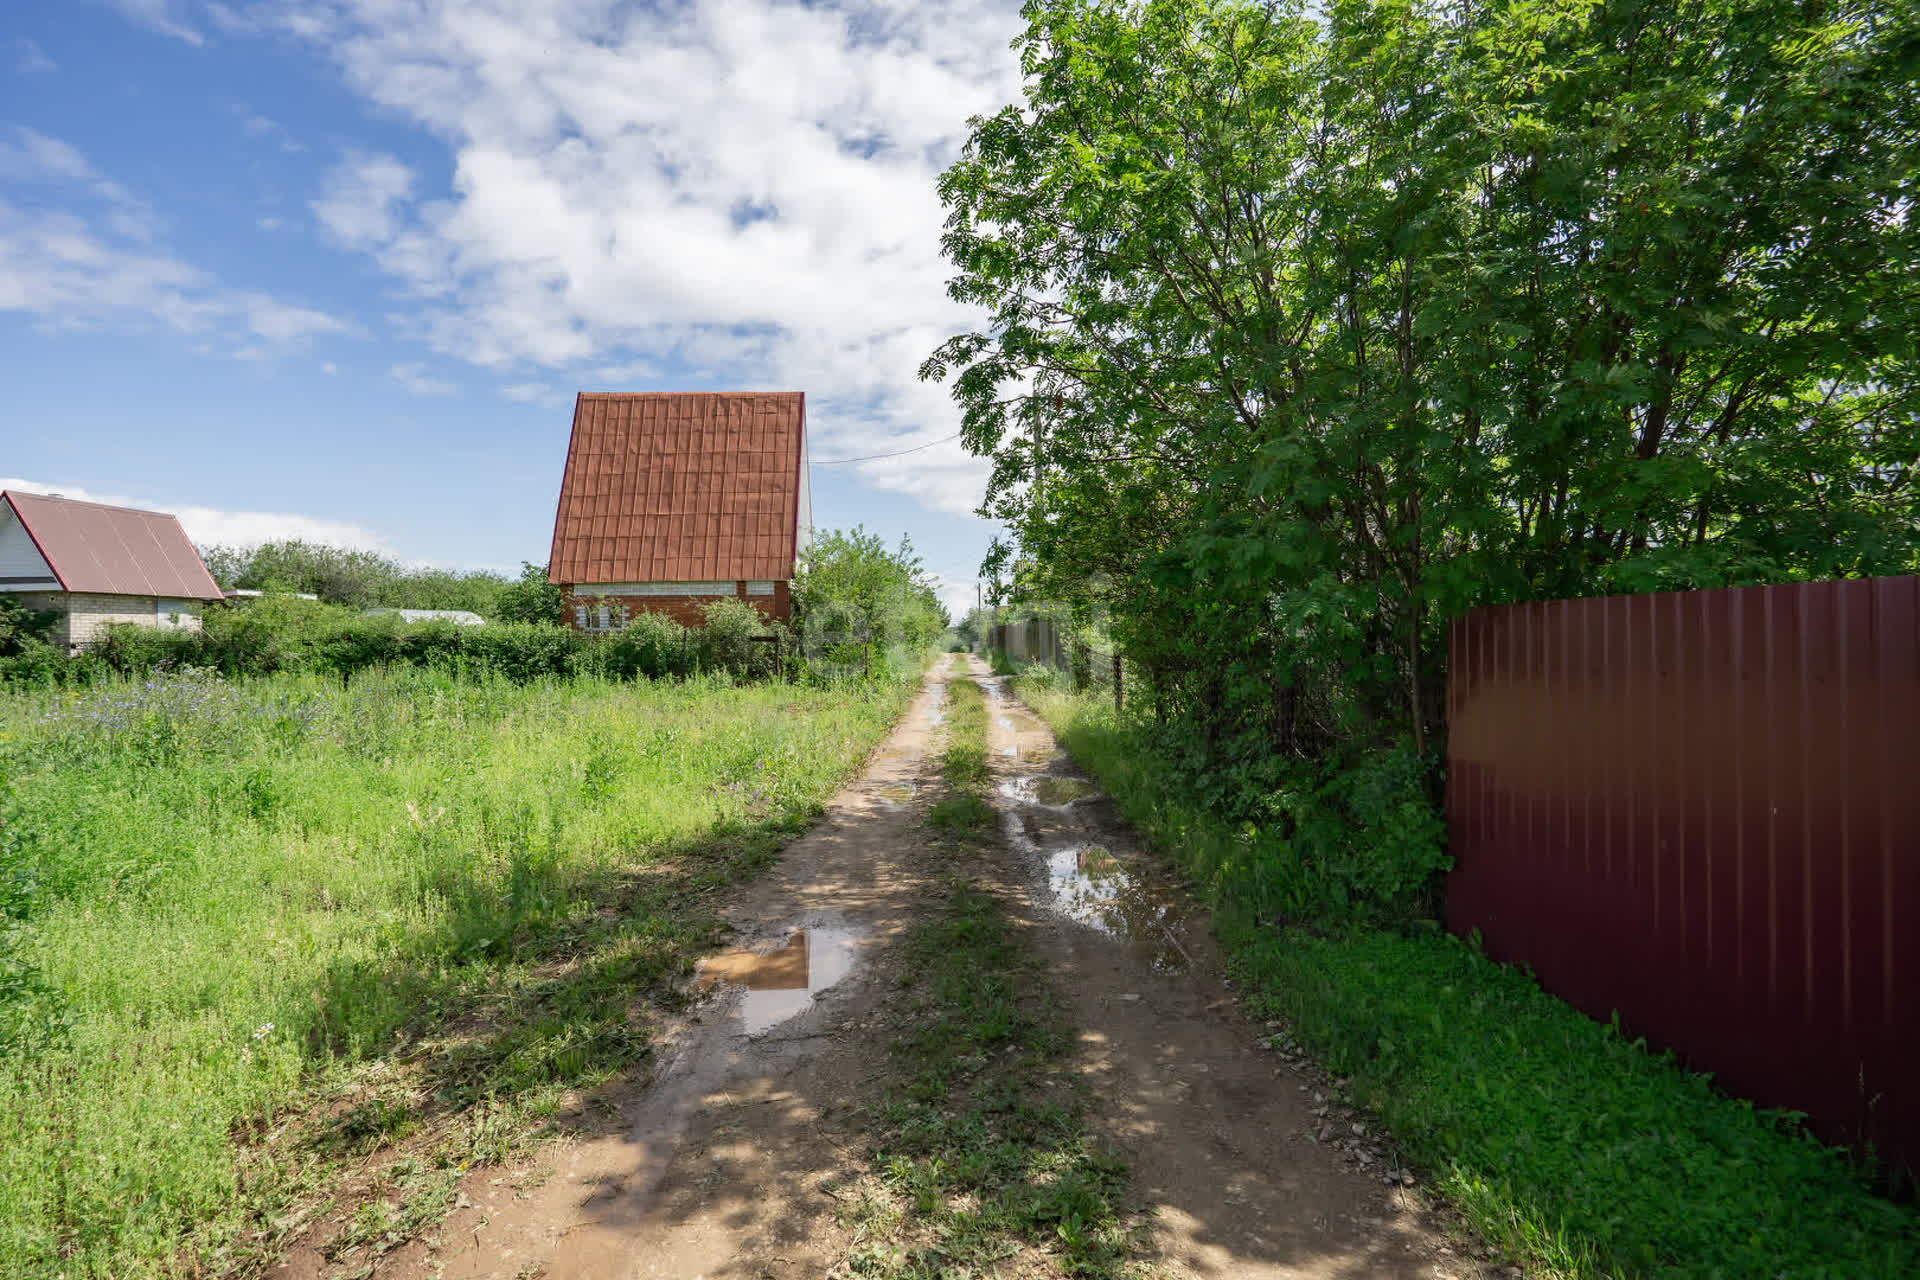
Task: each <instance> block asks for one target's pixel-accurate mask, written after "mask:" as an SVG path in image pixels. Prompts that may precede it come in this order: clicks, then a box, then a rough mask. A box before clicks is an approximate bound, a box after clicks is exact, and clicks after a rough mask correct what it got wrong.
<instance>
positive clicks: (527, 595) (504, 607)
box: [494, 560, 566, 623]
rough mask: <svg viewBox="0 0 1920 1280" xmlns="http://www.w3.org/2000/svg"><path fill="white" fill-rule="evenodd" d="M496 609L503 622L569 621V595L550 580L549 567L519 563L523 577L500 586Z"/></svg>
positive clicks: (526, 562) (524, 562)
mask: <svg viewBox="0 0 1920 1280" xmlns="http://www.w3.org/2000/svg"><path fill="white" fill-rule="evenodd" d="M494 607H495V611H496V614H497V616H498V617H499V618H500V620H501V621H502V622H553V623H559V622H564V621H566V596H565V595H563V594H562V593H561V590H560V588H559V587H556V586H554V585H553V584H552V583H551V582H548V581H547V566H545V565H544V564H533V563H530V562H528V561H524V560H523V561H521V563H520V578H519V580H518V581H517V582H510V583H508V584H506V585H505V586H503V587H502V588H501V589H500V594H499V597H498V599H497V601H496V603H495V606H494Z"/></svg>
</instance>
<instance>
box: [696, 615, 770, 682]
mask: <svg viewBox="0 0 1920 1280" xmlns="http://www.w3.org/2000/svg"><path fill="white" fill-rule="evenodd" d="M700 617H701V626H700V629H699V630H698V631H697V632H695V635H696V637H697V638H698V640H699V642H700V666H701V669H702V670H705V671H729V672H733V673H736V674H744V673H745V672H748V671H751V670H752V669H753V668H754V667H755V666H756V665H761V664H764V663H765V662H766V661H767V660H768V657H769V655H767V654H762V653H760V652H758V651H757V649H758V646H756V644H755V642H754V637H755V636H759V635H763V634H765V633H766V631H767V622H766V619H765V618H763V617H761V616H760V611H759V610H758V609H756V608H754V607H753V606H752V605H750V604H748V603H747V602H746V601H745V600H737V599H723V600H714V601H711V602H709V603H707V604H704V605H702V606H701V607H700Z"/></svg>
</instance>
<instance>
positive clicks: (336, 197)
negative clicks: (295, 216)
mask: <svg viewBox="0 0 1920 1280" xmlns="http://www.w3.org/2000/svg"><path fill="white" fill-rule="evenodd" d="M412 190H413V171H412V170H410V169H408V168H407V166H405V165H404V164H401V163H400V162H399V161H398V160H396V159H394V158H393V157H392V156H383V155H370V154H368V153H366V152H353V153H351V154H349V155H347V156H346V157H345V158H343V159H342V160H341V161H340V163H339V164H337V165H335V166H334V167H333V169H332V170H331V171H330V172H329V173H328V174H327V178H326V183H325V189H324V191H323V194H322V195H321V197H320V198H319V199H318V200H315V201H314V202H313V203H312V204H311V205H310V206H309V207H310V208H311V209H312V210H313V216H314V217H316V218H318V219H319V220H320V225H321V226H322V227H324V228H325V229H326V231H327V233H328V235H329V236H330V237H331V238H332V239H333V240H334V241H335V243H337V244H340V245H343V246H345V247H346V248H349V249H373V248H377V247H380V246H383V245H387V244H390V243H391V242H392V241H393V239H394V237H395V236H396V235H398V233H399V230H400V225H401V224H400V219H401V209H402V206H403V204H404V203H405V201H406V199H407V197H408V195H409V194H410V193H411V192H412Z"/></svg>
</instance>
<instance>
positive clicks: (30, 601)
mask: <svg viewBox="0 0 1920 1280" xmlns="http://www.w3.org/2000/svg"><path fill="white" fill-rule="evenodd" d="M19 600H20V603H22V604H24V605H26V606H27V607H28V608H29V609H52V610H54V611H55V612H56V613H58V614H59V615H60V621H59V623H58V624H57V625H56V626H55V627H54V632H53V641H54V643H55V644H64V645H66V646H67V648H69V649H83V648H86V647H87V646H88V645H93V644H98V643H99V642H100V641H102V640H104V639H106V636H107V628H108V627H110V626H112V625H113V624H114V623H116V622H125V623H131V624H132V625H134V626H137V627H157V626H161V625H163V620H162V619H161V616H160V612H159V606H160V602H159V601H158V600H157V599H155V598H154V597H153V596H103V595H88V594H87V593H85V592H40V591H33V592H26V593H23V594H21V596H20V597H19ZM168 606H169V608H168V612H169V613H173V612H176V611H177V612H178V613H179V615H180V621H179V622H178V623H177V624H171V625H176V626H177V627H178V628H179V629H180V630H183V631H198V630H199V629H200V609H201V604H200V601H198V600H169V601H168Z"/></svg>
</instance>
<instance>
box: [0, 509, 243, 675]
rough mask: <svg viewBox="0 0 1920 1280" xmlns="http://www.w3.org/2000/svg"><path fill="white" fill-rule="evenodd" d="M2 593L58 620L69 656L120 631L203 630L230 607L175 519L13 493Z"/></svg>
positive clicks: (4, 528) (3, 538)
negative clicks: (210, 611) (125, 626)
mask: <svg viewBox="0 0 1920 1280" xmlns="http://www.w3.org/2000/svg"><path fill="white" fill-rule="evenodd" d="M0 592H5V593H7V594H9V595H11V596H13V597H14V598H15V599H16V600H18V601H19V602H20V603H21V604H23V605H25V606H26V607H27V608H29V609H48V610H52V611H53V612H55V613H57V614H59V615H60V621H59V624H58V626H57V627H56V628H55V630H54V636H53V638H54V642H55V643H57V644H63V645H65V646H66V647H67V650H68V652H74V651H77V650H79V649H83V648H85V647H87V646H88V645H91V644H95V643H97V642H99V641H100V640H102V639H104V638H105V636H106V629H107V628H108V627H109V626H110V625H112V624H114V623H121V622H124V623H131V624H133V625H136V626H144V627H177V628H182V629H185V630H190V631H197V630H199V628H200V610H201V607H202V606H203V605H204V604H205V603H206V602H207V601H209V600H219V599H221V598H222V597H221V594H220V588H219V586H218V585H217V584H216V583H215V582H214V580H213V575H212V574H210V573H208V572H207V566H206V565H205V563H203V562H202V561H201V559H200V553H199V552H197V551H195V550H194V549H193V543H192V542H190V541H188V540H187V533H186V530H184V529H182V528H181V527H180V521H179V520H178V519H176V518H175V517H173V516H171V515H167V514H166V513H164V512H160V511H138V510H135V509H134V508H132V507H109V506H106V505H105V504H103V503H99V502H78V501H75V500H74V499H72V498H62V497H58V496H56V495H53V494H44V493H20V492H16V491H14V490H7V491H5V492H0Z"/></svg>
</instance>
